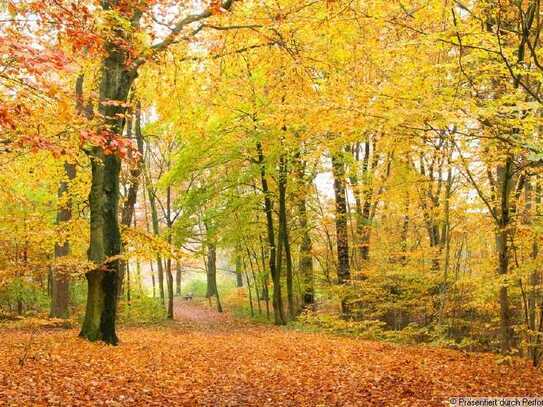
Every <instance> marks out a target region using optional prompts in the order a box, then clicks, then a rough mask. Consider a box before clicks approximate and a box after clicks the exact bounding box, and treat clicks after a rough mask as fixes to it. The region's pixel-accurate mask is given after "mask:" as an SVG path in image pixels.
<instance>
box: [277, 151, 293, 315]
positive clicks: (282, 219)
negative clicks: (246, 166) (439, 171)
mask: <svg viewBox="0 0 543 407" xmlns="http://www.w3.org/2000/svg"><path fill="white" fill-rule="evenodd" d="M287 176H288V170H287V161H286V158H285V156H284V155H281V157H279V177H278V192H279V197H278V198H279V199H278V200H279V237H278V239H277V245H278V250H277V269H278V270H280V269H281V268H280V264H281V263H280V262H281V258H280V257H281V253H280V252H281V247H282V248H283V249H284V250H285V260H286V271H287V272H286V280H287V301H288V314H289V317H290V318H291V319H293V318H294V316H295V315H296V309H295V304H294V287H293V281H292V256H291V253H290V242H289V238H288V225H287V202H286V195H287V194H286V192H287Z"/></svg>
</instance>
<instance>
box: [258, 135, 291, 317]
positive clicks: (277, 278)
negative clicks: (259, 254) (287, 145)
mask: <svg viewBox="0 0 543 407" xmlns="http://www.w3.org/2000/svg"><path fill="white" fill-rule="evenodd" d="M256 150H257V154H258V164H259V166H260V182H261V185H262V192H263V193H264V212H265V214H266V231H267V234H268V245H269V251H270V255H269V268H270V274H271V276H272V280H273V301H272V302H273V313H274V319H275V324H276V325H285V324H286V318H285V312H284V309H283V298H282V296H281V269H280V268H279V267H276V257H277V255H276V247H275V232H274V226H273V203H272V199H271V194H270V190H269V187H268V179H267V176H266V164H265V161H264V152H263V149H262V144H261V143H260V142H259V141H258V142H257V143H256ZM266 288H267V285H266Z"/></svg>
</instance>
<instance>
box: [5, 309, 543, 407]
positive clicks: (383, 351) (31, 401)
mask: <svg viewBox="0 0 543 407" xmlns="http://www.w3.org/2000/svg"><path fill="white" fill-rule="evenodd" d="M175 314H176V319H177V321H176V322H172V323H169V324H166V325H164V326H150V327H149V326H147V327H124V328H121V329H120V330H119V336H120V339H121V343H120V345H119V346H116V347H113V346H107V345H104V344H100V343H89V342H86V341H84V340H82V339H79V338H78V337H77V333H78V332H77V330H75V329H58V328H49V329H48V328H44V327H42V328H40V329H29V328H28V329H20V328H19V329H14V328H0V405H1V406H4V405H7V406H41V405H59V406H61V405H62V406H95V405H109V406H140V405H153V406H177V405H179V406H200V405H202V406H203V405H205V406H370V405H379V406H443V405H448V404H447V403H446V400H447V399H448V398H449V397H453V396H542V395H543V372H541V371H539V372H538V371H535V370H534V369H533V368H532V367H531V366H530V365H529V363H528V362H527V361H523V360H520V359H519V360H516V359H515V360H513V361H512V364H511V366H509V365H499V364H497V363H496V355H492V354H467V353H462V352H458V351H453V350H446V349H438V348H431V347H423V346H397V345H392V344H386V343H379V342H370V341H361V340H357V339H353V338H345V337H335V336H331V335H324V334H316V333H306V332H298V331H295V330H292V329H284V328H277V327H271V326H267V325H256V324H253V323H250V322H246V321H241V320H238V319H235V318H233V317H231V316H229V315H220V314H217V313H216V312H214V311H212V310H210V309H208V308H207V307H206V306H205V305H202V304H199V303H191V302H188V301H181V300H180V301H177V302H176V307H175Z"/></svg>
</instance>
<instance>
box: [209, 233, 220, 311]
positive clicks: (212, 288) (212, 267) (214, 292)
mask: <svg viewBox="0 0 543 407" xmlns="http://www.w3.org/2000/svg"><path fill="white" fill-rule="evenodd" d="M206 296H207V297H208V298H211V297H213V296H215V299H216V300H217V311H218V312H222V305H221V300H220V298H219V290H218V288H217V246H216V245H215V243H214V242H211V241H208V242H207V294H206Z"/></svg>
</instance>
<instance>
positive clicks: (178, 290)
mask: <svg viewBox="0 0 543 407" xmlns="http://www.w3.org/2000/svg"><path fill="white" fill-rule="evenodd" d="M182 272H183V269H182V267H181V262H180V261H176V262H175V295H181V275H182Z"/></svg>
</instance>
